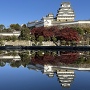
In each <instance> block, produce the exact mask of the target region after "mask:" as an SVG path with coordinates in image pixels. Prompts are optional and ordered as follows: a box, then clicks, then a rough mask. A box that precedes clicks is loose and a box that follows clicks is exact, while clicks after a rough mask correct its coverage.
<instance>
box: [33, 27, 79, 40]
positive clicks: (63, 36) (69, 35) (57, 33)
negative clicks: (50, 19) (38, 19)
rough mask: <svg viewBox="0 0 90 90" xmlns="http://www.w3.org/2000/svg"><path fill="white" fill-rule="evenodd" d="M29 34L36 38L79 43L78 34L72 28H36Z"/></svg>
mask: <svg viewBox="0 0 90 90" xmlns="http://www.w3.org/2000/svg"><path fill="white" fill-rule="evenodd" d="M31 34H32V35H34V36H35V37H36V38H37V37H39V36H43V37H44V38H46V37H50V38H52V37H56V38H57V39H59V40H66V41H72V40H73V41H79V34H78V32H77V31H76V30H74V29H73V28H68V27H66V28H63V29H59V28H58V27H57V26H53V27H37V28H33V29H32V30H31Z"/></svg>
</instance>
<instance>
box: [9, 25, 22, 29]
mask: <svg viewBox="0 0 90 90" xmlns="http://www.w3.org/2000/svg"><path fill="white" fill-rule="evenodd" d="M10 28H11V29H14V30H17V31H20V30H21V26H20V25H19V24H11V25H10Z"/></svg>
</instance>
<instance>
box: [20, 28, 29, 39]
mask: <svg viewBox="0 0 90 90" xmlns="http://www.w3.org/2000/svg"><path fill="white" fill-rule="evenodd" d="M20 39H22V40H30V30H29V29H28V28H22V29H21V35H20Z"/></svg>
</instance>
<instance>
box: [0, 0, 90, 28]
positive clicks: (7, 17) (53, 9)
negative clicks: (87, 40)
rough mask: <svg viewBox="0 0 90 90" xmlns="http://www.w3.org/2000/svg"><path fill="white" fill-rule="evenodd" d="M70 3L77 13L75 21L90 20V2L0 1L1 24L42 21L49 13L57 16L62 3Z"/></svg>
mask: <svg viewBox="0 0 90 90" xmlns="http://www.w3.org/2000/svg"><path fill="white" fill-rule="evenodd" d="M64 1H67V2H68V1H69V2H70V3H71V6H72V8H73V9H74V11H75V15H76V18H75V20H88V19H90V0H0V11H1V13H0V24H4V25H5V26H6V27H8V26H9V25H10V24H16V23H18V24H20V25H21V24H26V23H27V22H29V21H33V20H40V19H41V18H42V17H43V16H46V15H47V14H48V13H53V14H54V15H56V13H57V10H58V8H59V7H60V4H61V2H64Z"/></svg>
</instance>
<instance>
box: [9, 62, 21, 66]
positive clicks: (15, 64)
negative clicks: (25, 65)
mask: <svg viewBox="0 0 90 90" xmlns="http://www.w3.org/2000/svg"><path fill="white" fill-rule="evenodd" d="M10 66H11V67H17V68H18V67H20V66H21V61H12V62H11V63H10Z"/></svg>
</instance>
